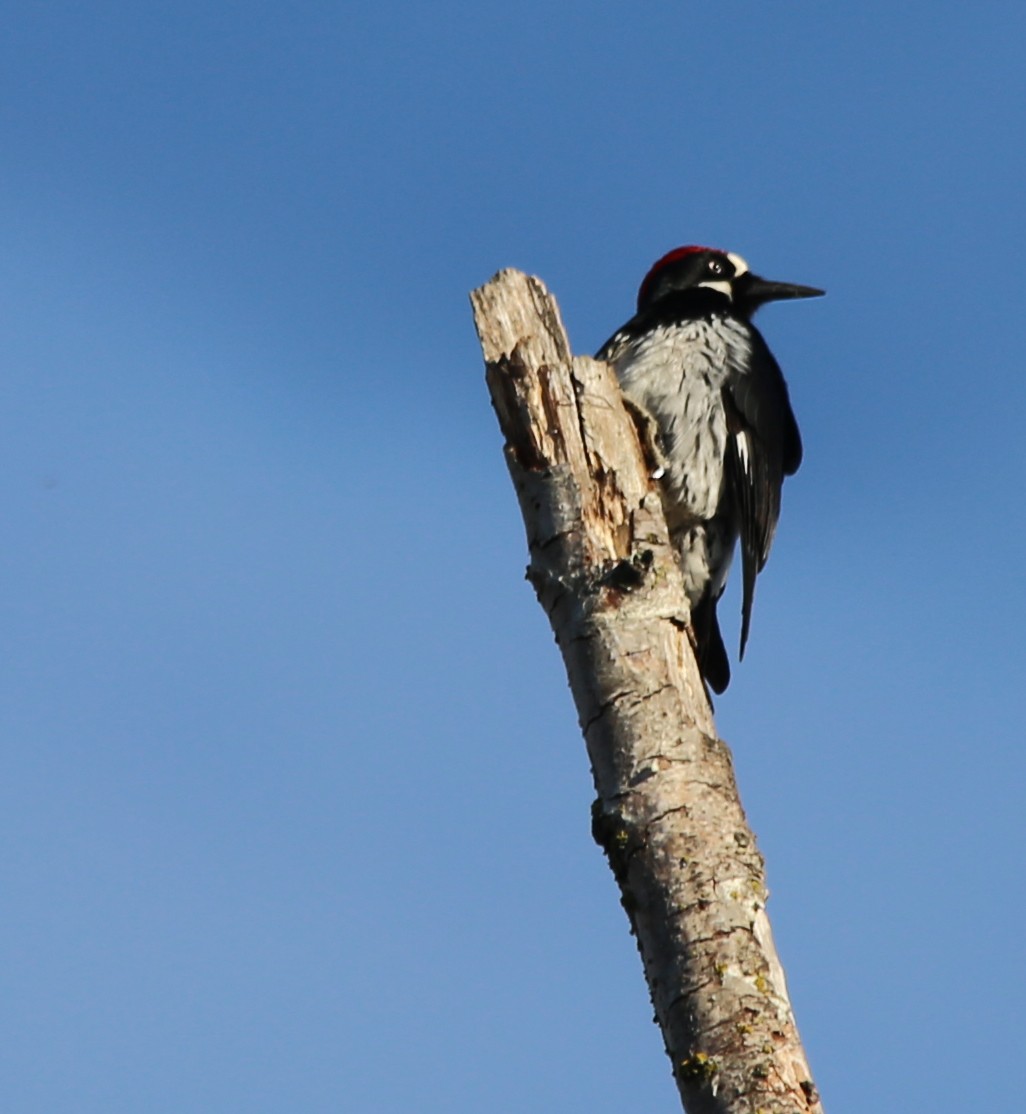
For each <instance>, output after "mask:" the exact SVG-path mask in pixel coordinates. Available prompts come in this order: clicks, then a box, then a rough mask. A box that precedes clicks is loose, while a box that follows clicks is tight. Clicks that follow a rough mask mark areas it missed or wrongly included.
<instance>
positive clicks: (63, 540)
mask: <svg viewBox="0 0 1026 1114" xmlns="http://www.w3.org/2000/svg"><path fill="white" fill-rule="evenodd" d="M3 22H4V29H3V34H2V39H0V152H2V171H0V368H2V372H0V523H2V528H3V539H4V540H3V544H2V545H0V569H2V574H0V655H2V657H0V755H2V769H0V894H2V900H0V971H2V975H0V1107H2V1109H3V1110H4V1111H5V1114H94V1112H96V1114H100V1112H102V1114H138V1112H141V1111H145V1112H146V1114H183V1112H188V1114H196V1112H200V1114H206V1112H210V1114H227V1112H236V1111H238V1112H240V1114H241V1112H245V1114H280V1112H285V1111H288V1112H292V1111H302V1112H304V1114H320V1112H325V1114H326V1112H337V1111H346V1112H347V1114H348V1112H352V1114H392V1112H404V1114H405V1112H407V1111H416V1112H418V1114H420V1112H423V1114H434V1112H439V1114H441V1112H445V1114H454V1112H456V1114H471V1112H474V1114H476V1112H478V1111H488V1112H489V1114H507V1112H509V1114H513V1112H517V1114H520V1112H527V1111H531V1112H535V1111H571V1112H572V1111H589V1112H591V1114H606V1112H608V1114H613V1112H618V1111H622V1110H625V1109H630V1110H647V1111H656V1110H673V1109H675V1104H676V1101H677V1100H676V1097H675V1091H674V1088H673V1084H672V1081H671V1078H670V1072H669V1067H668V1064H667V1062H666V1061H665V1058H664V1055H663V1052H662V1048H661V1043H660V1039H659V1034H658V1031H657V1030H656V1029H655V1027H654V1026H653V1025H652V1023H651V1009H650V1006H649V1004H648V999H647V992H646V989H645V986H644V982H643V979H642V974H641V968H640V963H639V961H638V958H637V955H636V953H635V949H634V943H633V941H632V939H631V938H630V937H629V935H628V932H627V924H626V919H625V917H624V915H623V913H622V911H621V909H620V907H619V904H618V899H617V893H616V889H615V886H614V883H613V880H612V877H611V875H610V874H609V872H608V870H607V867H606V865H605V862H604V860H603V858H602V856H601V853H600V852H599V850H598V848H597V847H596V846H595V845H594V844H593V843H592V842H591V839H590V835H589V811H588V810H589V805H590V802H591V799H592V788H591V781H590V774H589V771H588V766H587V761H586V757H585V753H584V746H583V743H582V742H581V739H580V736H579V732H578V729H577V725H576V721H575V715H574V711H573V707H572V704H571V700H570V697H569V694H568V692H567V689H566V684H565V679H564V675H563V670H562V664H561V662H560V659H559V657H558V655H557V652H556V650H555V648H554V645H553V642H552V638H551V635H550V633H549V630H548V627H547V623H546V621H545V618H544V616H543V614H542V612H541V610H540V609H539V608H538V606H537V605H536V603H535V601H534V599H533V595H532V592H531V590H530V588H529V586H528V585H527V584H526V583H525V581H524V580H523V570H524V566H525V563H526V551H525V543H524V537H523V530H522V525H521V521H520V516H519V512H518V510H517V506H516V501H515V498H514V495H513V491H512V488H511V486H510V483H509V480H508V477H507V475H506V472H505V467H504V464H503V461H502V456H501V441H500V437H499V434H498V430H497V427H496V423H495V420H494V417H493V415H492V413H491V410H490V407H489V403H488V398H487V393H486V390H485V386H484V383H483V371H482V366H481V361H480V353H479V350H478V347H477V342H476V338H475V336H474V332H473V326H472V321H471V316H470V311H469V307H468V304H467V291H468V290H469V289H470V288H471V287H473V286H476V285H478V284H480V283H481V282H483V281H485V280H486V279H487V278H488V277H489V276H490V275H491V274H492V273H493V272H494V271H496V270H497V269H499V268H500V267H504V266H518V267H521V268H524V269H527V270H529V271H531V272H533V273H536V274H538V275H540V276H542V277H543V278H544V280H545V281H546V282H547V283H548V284H549V286H550V287H551V288H552V289H553V291H554V292H555V293H556V294H557V296H558V297H559V299H560V302H561V305H562V307H563V311H564V315H565V319H566V322H567V325H568V328H569V331H570V335H571V338H572V340H573V342H574V345H575V347H576V349H577V350H578V351H582V352H590V351H593V350H594V349H595V348H596V347H597V346H598V345H599V344H600V343H601V342H602V341H604V340H605V339H606V337H607V336H608V335H609V334H610V333H611V332H612V330H613V329H614V328H616V327H617V326H618V325H620V324H621V323H622V322H623V321H624V320H625V319H626V318H627V317H628V316H629V315H630V312H631V309H632V305H633V299H634V295H635V291H636V288H637V285H638V282H639V280H640V278H641V276H642V275H643V274H644V272H645V270H646V269H647V267H648V266H649V264H650V263H651V262H652V261H653V260H654V259H656V258H657V257H658V256H659V255H661V254H662V253H663V252H664V251H666V250H668V249H669V248H672V247H675V246H677V245H679V244H683V243H689V242H699V243H712V244H715V245H717V246H721V247H723V248H725V249H729V250H733V251H737V252H740V253H741V254H743V255H744V256H745V257H746V258H747V259H748V260H749V262H750V263H751V265H752V267H753V268H754V269H755V270H757V271H759V272H761V273H763V274H765V275H767V276H768V277H771V278H777V279H783V280H789V281H794V282H800V283H807V284H812V285H816V286H823V287H826V288H827V290H828V291H829V296H828V297H827V298H825V299H821V300H818V301H815V302H806V303H792V304H782V305H778V306H771V307H769V308H767V309H766V310H765V311H764V312H763V313H762V315H761V316H760V325H761V327H762V329H763V331H764V333H765V334H766V336H767V337H768V339H769V342H770V344H771V346H772V347H773V348H774V350H775V352H776V353H777V355H778V357H779V359H780V361H781V363H782V365H783V367H784V369H785V372H786V374H787V377H788V380H789V383H790V385H791V392H792V398H793V401H794V406H795V409H796V411H797V414H798V418H799V421H800V423H801V427H802V431H803V435H804V439H805V446H806V457H805V463H804V465H803V467H802V470H801V472H800V473H799V474H798V476H797V477H795V478H794V479H793V480H790V481H789V482H788V484H787V486H786V489H785V495H784V509H783V516H782V521H781V526H780V529H779V532H778V536H777V542H776V545H775V548H774V551H773V556H772V558H771V561H770V564H769V567H768V569H767V571H766V572H765V574H764V575H763V576H762V578H761V579H760V583H759V592H758V598H757V600H756V606H755V614H754V625H753V632H752V640H751V643H750V645H749V651H748V655H747V656H746V660H745V662H744V663H743V664H742V665H741V666H740V667H735V670H734V680H733V683H732V685H731V688H730V690H729V691H728V692H727V694H726V695H725V696H724V697H723V698H721V699H720V700H719V701H718V702H717V703H718V708H717V718H718V723H719V727H720V729H721V732H722V733H723V735H724V736H725V737H726V738H727V739H728V740H729V742H730V743H731V745H732V746H733V749H734V753H735V756H736V761H737V769H738V776H739V780H740V785H741V790H742V795H743V798H744V801H745V804H746V806H747V809H748V812H749V817H750V820H751V822H752V824H753V826H754V828H755V830H756V832H757V833H758V836H759V840H760V846H761V847H762V850H763V852H764V853H765V855H766V858H767V861H768V870H769V881H770V886H771V890H772V895H773V896H772V900H771V902H770V913H771V916H772V918H773V922H774V926H775V930H776V934H777V938H778V944H779V946H780V949H781V952H782V956H783V959H784V963H785V967H786V969H787V972H788V977H789V982H790V986H791V990H792V994H793V997H794V1001H795V1005H796V1009H797V1013H798V1020H799V1025H800V1027H801V1029H802V1032H803V1035H804V1037H805V1040H806V1044H807V1047H808V1051H809V1055H810V1057H811V1061H812V1065H813V1069H814V1071H815V1073H816V1078H817V1082H818V1083H819V1086H820V1089H821V1092H822V1094H823V1097H824V1100H825V1103H826V1108H827V1109H828V1110H829V1111H830V1112H831V1114H848V1112H852V1114H854V1112H862V1111H865V1110H867V1109H872V1110H929V1111H931V1112H932V1114H948V1112H951V1114H954V1112H962V1111H965V1110H970V1109H971V1110H982V1111H987V1110H992V1111H997V1110H1014V1109H1016V1108H1017V1106H1018V1105H1019V1103H1020V1101H1021V1095H1022V1074H1023V1061H1022V1047H1023V1042H1024V1036H1026V1033H1024V1028H1026V1026H1024V1020H1023V1009H1022V1003H1023V997H1024V993H1026V959H1024V951H1023V948H1022V941H1021V937H1022V924H1023V920H1024V918H1026V897H1024V890H1023V881H1024V877H1023V875H1024V871H1023V847H1024V837H1026V815H1024V804H1023V802H1024V797H1026V784H1024V783H1026V760H1024V748H1023V734H1024V732H1023V722H1024V714H1026V677H1024V654H1023V629H1024V623H1026V592H1024V584H1023V576H1022V572H1021V568H1020V566H1021V560H1020V555H1021V553H1022V551H1023V547H1024V544H1026V524H1024V519H1023V490H1024V480H1026V467H1024V466H1026V451H1024V445H1023V436H1022V427H1023V414H1024V411H1026V386H1024V368H1023V363H1024V354H1026V344H1024V327H1023V315H1022V304H1023V290H1024V288H1026V253H1024V243H1023V241H1024V229H1026V219H1024V215H1023V213H1024V201H1023V199H1024V196H1026V180H1024V179H1026V154H1024V145H1023V133H1024V124H1026V96H1024V94H1026V67H1024V65H1023V60H1022V43H1023V40H1024V36H1026V10H1024V9H1023V7H1022V5H1021V4H1018V3H1015V4H1013V3H1010V2H1009V3H1000V2H995V3H990V4H981V5H966V4H955V3H950V2H941V3H938V2H936V0H934V2H932V3H929V4H927V3H920V2H913V3H908V4H902V5H898V6H895V5H894V4H893V2H888V3H882V2H877V0H868V2H864V3H859V4H852V5H839V4H823V3H819V2H817V3H812V2H809V0H805V2H801V0H799V2H795V3H789V4H757V3H738V2H726V3H719V4H707V3H701V4H699V3H693V2H690V0H675V2H672V3H671V2H668V0H642V2H636V3H631V4H626V3H625V4H613V3H607V4H596V3H594V2H589V3H583V2H577V0H563V2H561V3H555V4H554V3H536V2H534V0H521V2H520V3H516V4H512V3H506V4H498V3H492V2H490V0H478V2H475V3H464V2H456V0H435V2H434V3H430V4H425V3H410V2H389V0H384V2H379V3H376V4H359V5H354V4H346V3H338V2H337V0H336V2H335V3H327V2H312V0H294V2H293V3H292V4H290V5H283V4H267V3H261V2H254V0H248V2H247V3H228V2H224V0H203V2H202V3H199V2H195V0H178V2H176V3H174V4H171V3H151V2H146V0H143V2H136V3H131V4H129V3H124V2H116V3H115V2H107V3H104V2H94V3H85V4H70V3H66V2H63V3H62V2H57V3H53V4H45V5H43V4H22V5H18V6H11V7H9V8H8V10H7V11H6V12H5V14H4V21H3ZM737 610H738V605H737V597H736V596H731V597H730V600H728V603H727V606H726V607H725V608H723V609H722V614H723V617H724V626H725V629H726V631H727V635H728V644H729V645H730V647H731V650H732V651H733V647H734V645H735V643H736V636H737V625H736V624H737Z"/></svg>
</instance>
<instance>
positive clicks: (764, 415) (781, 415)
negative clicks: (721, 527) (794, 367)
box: [723, 329, 802, 658]
mask: <svg viewBox="0 0 1026 1114" xmlns="http://www.w3.org/2000/svg"><path fill="white" fill-rule="evenodd" d="M751 339H752V353H751V362H750V364H749V366H748V367H745V368H734V369H732V370H731V373H730V376H729V377H728V380H727V385H726V386H725V387H724V389H723V402H724V406H725V408H726V411H727V432H728V437H727V461H726V471H727V483H728V485H729V487H730V493H731V497H732V500H733V504H734V507H735V511H736V514H737V520H738V527H739V531H740V534H741V583H742V597H741V652H740V655H739V656H740V657H742V658H743V657H744V654H745V644H746V643H747V642H748V631H749V627H750V626H751V620H752V601H753V599H754V598H755V578H756V576H757V575H758V574H759V573H760V572H761V571H762V569H763V567H764V566H765V564H766V559H767V558H768V557H769V551H770V546H771V545H772V544H773V534H774V531H775V530H776V527H777V519H778V518H779V517H780V489H781V488H782V487H783V484H784V477H785V476H791V475H793V474H794V473H795V472H797V471H798V466H799V465H800V464H801V462H802V441H801V436H800V434H799V433H798V423H797V422H796V421H795V417H794V413H793V411H792V410H791V400H790V398H789V397H788V394H787V384H786V383H785V382H784V376H783V375H782V374H781V371H780V367H779V365H778V364H777V361H776V360H775V359H774V358H773V354H772V353H771V352H770V350H769V348H767V346H766V342H765V341H764V340H763V339H762V337H761V336H760V335H759V333H758V332H757V331H756V330H755V329H752V338H751Z"/></svg>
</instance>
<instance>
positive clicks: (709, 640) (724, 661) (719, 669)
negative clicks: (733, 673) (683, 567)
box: [691, 596, 730, 695]
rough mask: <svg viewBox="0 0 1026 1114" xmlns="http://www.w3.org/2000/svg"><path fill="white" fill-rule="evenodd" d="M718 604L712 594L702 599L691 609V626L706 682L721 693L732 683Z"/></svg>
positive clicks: (699, 662) (700, 667)
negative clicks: (718, 614) (718, 617)
mask: <svg viewBox="0 0 1026 1114" xmlns="http://www.w3.org/2000/svg"><path fill="white" fill-rule="evenodd" d="M716 604H717V600H716V599H715V598H714V597H712V596H707V597H706V598H705V599H703V600H700V601H699V602H698V603H697V604H696V605H695V606H694V607H693V608H692V609H691V628H692V630H693V631H694V632H695V646H696V652H697V656H698V668H699V669H700V670H701V671H702V676H703V677H704V678H705V682H706V684H707V685H708V686H709V687H710V688H711V689H712V690H713V692H715V693H716V694H717V695H719V694H720V693H721V692H724V691H726V688H727V685H729V684H730V661H729V660H728V658H727V649H726V647H725V646H724V645H723V635H722V634H720V624H719V620H718V619H717V618H716Z"/></svg>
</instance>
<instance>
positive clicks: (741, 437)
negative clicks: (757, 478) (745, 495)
mask: <svg viewBox="0 0 1026 1114" xmlns="http://www.w3.org/2000/svg"><path fill="white" fill-rule="evenodd" d="M734 443H735V444H736V445H737V455H738V457H739V458H740V460H741V467H742V468H744V470H745V475H746V476H750V475H751V474H752V467H751V463H750V462H749V459H748V434H747V433H745V431H744V430H741V432H740V433H735V434H734Z"/></svg>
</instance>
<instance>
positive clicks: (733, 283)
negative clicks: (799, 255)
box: [638, 244, 824, 317]
mask: <svg viewBox="0 0 1026 1114" xmlns="http://www.w3.org/2000/svg"><path fill="white" fill-rule="evenodd" d="M699 289H701V290H713V291H715V292H716V293H717V294H720V295H722V296H723V297H724V298H726V299H727V300H728V301H730V302H732V303H733V306H734V311H735V312H736V313H739V314H741V315H742V316H744V317H750V316H751V315H752V314H753V313H755V311H756V310H757V309H758V308H759V306H761V305H765V303H766V302H773V301H777V300H779V299H783V298H815V297H818V296H819V295H820V294H823V293H824V291H822V290H817V289H816V288H815V287H813V286H796V285H795V284H794V283H789V282H770V281H769V280H768V279H764V278H760V277H759V276H758V275H753V274H752V272H751V271H750V270H749V267H748V264H747V263H746V262H745V261H744V260H743V259H742V258H741V256H740V255H735V254H734V252H732V251H718V250H717V249H716V248H704V247H699V246H697V245H694V244H692V245H690V246H689V247H683V248H674V250H673V251H671V252H668V253H667V254H666V255H664V256H663V257H662V259H660V260H659V261H658V262H657V263H654V264H653V265H652V269H651V270H650V271H649V272H648V274H647V275H646V276H645V278H644V280H643V281H642V283H641V288H640V289H639V290H638V312H639V313H640V312H641V311H642V310H645V309H648V308H650V307H651V306H653V305H655V303H656V302H659V301H660V300H661V299H663V298H666V297H668V296H670V295H673V294H680V293H682V292H683V291H686V290H699Z"/></svg>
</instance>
